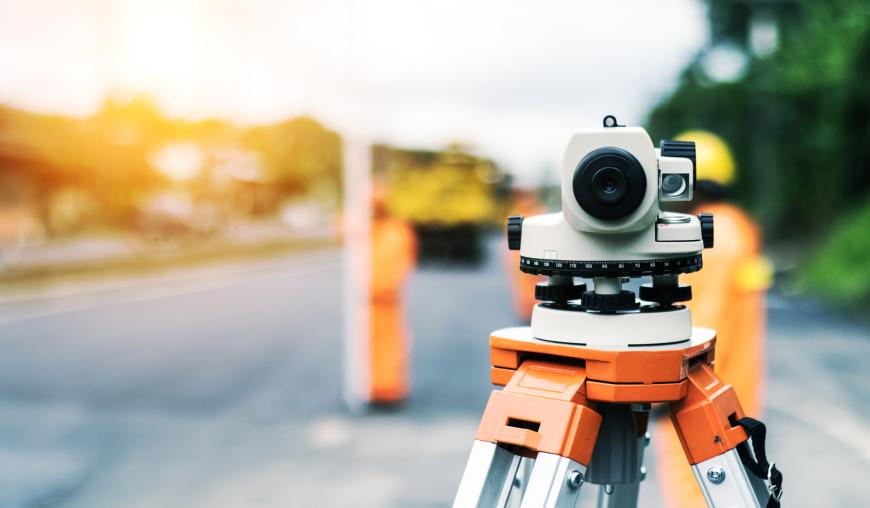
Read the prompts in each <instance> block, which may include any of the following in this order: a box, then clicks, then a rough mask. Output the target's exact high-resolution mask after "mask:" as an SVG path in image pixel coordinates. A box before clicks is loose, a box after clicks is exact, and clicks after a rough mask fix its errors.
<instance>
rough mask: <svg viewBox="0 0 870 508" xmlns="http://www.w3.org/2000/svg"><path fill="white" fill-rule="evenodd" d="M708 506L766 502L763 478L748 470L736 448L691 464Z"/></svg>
mask: <svg viewBox="0 0 870 508" xmlns="http://www.w3.org/2000/svg"><path fill="white" fill-rule="evenodd" d="M692 471H693V472H694V473H695V479H697V480H698V485H700V486H701V492H703V493H704V499H705V500H706V501H707V506H710V507H716V508H723V507H728V506H740V507H758V508H761V507H763V506H765V505H766V504H767V498H768V497H769V493H768V492H767V487H765V485H764V481H762V480H761V479H760V478H758V477H756V476H755V475H753V474H752V473H750V472H749V471H747V470H746V468H745V467H744V466H743V463H742V462H740V457H739V456H738V455H737V450H729V451H727V452H725V453H723V454H722V455H719V456H717V457H713V458H712V459H708V460H705V461H704V462H700V463H698V464H695V465H694V466H692Z"/></svg>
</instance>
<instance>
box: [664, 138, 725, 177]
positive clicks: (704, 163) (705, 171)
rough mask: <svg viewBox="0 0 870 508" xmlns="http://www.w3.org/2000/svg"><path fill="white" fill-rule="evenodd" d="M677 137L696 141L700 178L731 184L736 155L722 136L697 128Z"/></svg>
mask: <svg viewBox="0 0 870 508" xmlns="http://www.w3.org/2000/svg"><path fill="white" fill-rule="evenodd" d="M676 139H678V140H680V141H694V142H695V153H696V155H695V158H696V164H697V171H696V178H697V179H698V180H711V181H713V182H716V183H718V184H719V185H730V184H731V182H733V181H734V177H735V170H734V157H732V156H731V150H730V149H729V148H728V145H727V144H726V143H725V141H723V140H722V138H720V137H719V136H717V135H715V134H713V133H712V132H707V131H700V130H695V131H686V132H683V133H682V134H680V135H679V136H677V138H676Z"/></svg>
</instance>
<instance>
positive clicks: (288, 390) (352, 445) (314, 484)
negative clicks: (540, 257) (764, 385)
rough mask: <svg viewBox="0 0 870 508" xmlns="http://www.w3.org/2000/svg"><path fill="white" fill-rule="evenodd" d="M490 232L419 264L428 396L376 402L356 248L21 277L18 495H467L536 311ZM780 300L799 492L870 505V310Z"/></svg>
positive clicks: (3, 342)
mask: <svg viewBox="0 0 870 508" xmlns="http://www.w3.org/2000/svg"><path fill="white" fill-rule="evenodd" d="M490 248H491V250H492V251H493V256H491V259H490V260H489V261H488V262H487V264H486V265H485V266H484V267H483V268H482V269H481V270H477V271H446V270H423V271H420V272H418V273H416V274H415V275H414V277H413V279H412V281H411V283H410V285H409V289H408V290H409V301H410V308H411V322H412V324H413V328H414V340H415V343H414V344H415V345H414V384H415V392H414V396H413V398H412V399H411V400H410V401H409V402H408V403H407V404H406V405H405V406H404V407H402V408H401V409H400V410H395V411H387V412H378V413H372V414H368V415H365V416H354V415H351V414H350V413H348V412H346V411H345V409H344V408H343V406H342V404H341V402H340V400H341V399H340V393H339V387H340V365H341V357H340V344H341V336H340V334H341V309H340V304H341V294H340V292H341V272H340V269H341V263H340V254H339V253H338V252H336V251H330V250H325V251H317V252H312V253H308V254H303V255H294V256H288V257H283V258H277V259H269V260H260V261H246V262H238V263H224V264H221V265H217V266H209V267H203V268H197V269H186V270H184V271H178V272H167V273H163V274H157V275H150V276H147V277H144V276H143V277H127V278H124V279H113V280H95V281H84V282H82V281H77V282H74V283H67V284H56V285H51V286H46V287H42V288H36V289H34V290H31V291H29V292H25V293H9V294H6V293H0V507H7V506H8V507H13V506H14V507H36V506H40V507H42V506H65V507H114V506H125V507H139V506H149V507H151V506H159V507H167V506H185V507H197V506H209V507H224V506H226V507H230V506H232V507H235V506H263V507H279V506H280V507H284V506H327V507H329V506H355V507H369V506H372V507H375V506H378V507H380V506H388V507H393V506H396V507H398V506H424V507H425V506H445V505H447V504H449V501H450V499H451V497H452V495H453V492H454V490H455V488H456V485H457V482H458V480H459V476H460V475H461V472H462V466H463V464H464V461H465V458H466V454H467V452H468V448H469V446H470V443H471V439H472V436H473V433H474V429H475V426H476V420H477V418H478V417H479V415H480V412H481V410H482V408H483V406H484V404H485V401H486V398H487V396H488V393H489V391H490V389H491V387H490V385H489V384H488V374H487V337H488V334H489V332H490V331H492V330H493V329H496V328H500V327H503V326H508V325H513V324H516V321H515V319H514V318H513V317H512V316H511V313H510V310H509V308H510V307H509V303H508V293H507V291H508V289H507V286H506V283H505V281H504V280H503V278H502V273H501V265H500V264H499V263H498V260H497V258H495V256H496V255H497V252H496V250H497V246H496V245H494V244H493V245H491V246H490ZM770 302H771V305H770V313H769V338H770V340H769V351H768V360H769V363H770V385H769V394H768V401H769V410H768V414H767V415H766V420H767V421H768V423H769V426H770V427H771V429H772V430H771V434H770V436H769V439H768V450H769V454H770V456H772V457H773V458H775V460H776V461H777V463H778V464H779V465H780V466H781V469H782V470H783V471H784V473H785V475H786V477H785V488H786V498H785V499H784V500H786V501H787V504H786V505H787V506H789V505H790V506H860V505H862V504H864V502H865V500H866V498H867V496H868V494H870V484H868V482H867V481H866V480H865V479H866V478H868V477H870V437H868V436H870V377H868V375H867V367H866V364H867V361H868V359H870V337H868V329H867V328H866V327H865V326H862V325H859V324H855V323H851V322H849V321H848V320H844V319H840V318H835V317H831V316H828V315H826V314H825V313H824V312H822V311H821V310H819V309H818V308H816V307H813V306H810V305H806V304H801V303H799V302H798V301H796V300H793V299H787V298H782V297H774V296H771V299H770ZM653 474H654V472H653ZM584 488H585V487H584ZM656 491H657V487H656V485H655V482H654V481H649V482H645V483H644V486H643V491H642V496H643V500H642V504H641V505H642V506H647V507H655V506H659V504H658V503H657V502H656V501H655V495H656Z"/></svg>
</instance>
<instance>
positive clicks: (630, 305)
mask: <svg viewBox="0 0 870 508" xmlns="http://www.w3.org/2000/svg"><path fill="white" fill-rule="evenodd" d="M580 305H581V306H582V307H583V308H584V309H585V310H597V311H600V312H616V311H618V310H631V309H636V308H637V307H638V306H639V305H640V304H639V303H638V302H637V300H635V298H634V293H632V292H631V291H620V292H619V293H616V294H612V295H601V294H597V293H595V292H594V291H587V292H585V293H583V296H582V297H581V298H580Z"/></svg>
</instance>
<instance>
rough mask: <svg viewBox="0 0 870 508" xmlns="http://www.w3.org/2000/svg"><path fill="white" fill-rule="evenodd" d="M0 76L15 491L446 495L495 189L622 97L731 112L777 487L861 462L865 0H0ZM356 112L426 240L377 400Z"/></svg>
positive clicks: (31, 495) (389, 188) (132, 498)
mask: <svg viewBox="0 0 870 508" xmlns="http://www.w3.org/2000/svg"><path fill="white" fill-rule="evenodd" d="M0 75H2V79H0V506H4V507H5V506H10V507H19V506H20V507H31V506H34V507H35V506H89V507H92V506H119V505H120V506H288V505H289V506H340V505H355V506H444V505H447V504H449V502H450V501H451V500H452V496H453V494H454V491H455V488H456V486H457V485H458V481H459V478H460V476H461V473H462V468H463V466H464V463H465V459H466V457H467V452H468V450H469V447H470V445H471V441H472V439H473V435H474V431H475V428H476V423H477V419H478V418H479V416H480V414H481V412H482V410H483V407H484V405H485V402H486V399H487V397H488V393H489V391H490V389H491V385H490V384H489V369H488V363H487V362H488V349H487V340H488V336H489V333H490V332H491V331H492V330H494V329H496V328H501V327H504V326H513V325H517V324H520V323H521V322H522V316H518V315H517V313H516V312H515V307H516V305H517V304H516V298H517V295H515V294H513V291H515V289H516V287H517V286H515V285H513V284H512V282H511V280H510V272H509V270H508V269H507V268H506V263H505V258H504V256H505V255H506V252H505V250H506V244H505V242H504V238H503V231H502V228H503V224H504V219H505V217H506V216H507V215H508V214H510V213H516V212H525V213H530V211H531V210H535V212H534V213H538V212H541V211H545V210H547V209H550V210H556V209H558V208H559V206H560V203H559V188H558V186H559V170H560V159H561V156H562V151H563V149H564V145H565V143H566V142H567V140H568V138H569V137H570V135H571V133H572V132H573V131H575V130H577V129H580V128H586V127H593V126H597V125H599V122H600V121H601V119H602V117H603V116H604V115H606V114H614V115H616V116H617V118H618V119H619V120H620V122H621V123H625V124H628V125H641V126H644V127H646V128H647V129H648V130H649V132H650V135H651V137H652V138H653V139H654V140H656V141H657V140H658V139H660V138H669V137H673V136H676V135H677V134H679V133H680V132H683V131H685V130H687V129H703V130H706V131H710V132H713V133H715V134H717V135H718V136H719V137H720V138H721V139H722V141H724V143H725V144H726V145H727V147H728V149H729V150H730V152H731V154H732V156H733V160H734V162H735V167H736V179H735V180H734V182H733V185H732V193H731V195H730V198H731V199H732V200H733V201H734V202H736V203H737V204H738V205H740V206H741V207H742V208H743V209H744V210H746V211H747V212H748V213H749V215H750V216H752V217H753V218H754V220H755V221H756V222H757V223H758V224H759V226H760V228H761V232H762V234H763V237H764V244H763V250H764V253H765V254H766V256H767V257H768V258H769V259H770V260H771V261H772V263H773V267H774V269H775V270H774V273H775V278H774V283H773V285H772V287H771V288H770V290H769V291H768V294H767V333H766V336H767V345H766V353H765V355H766V362H767V366H768V367H767V371H768V375H767V377H768V381H767V384H766V388H765V390H766V397H765V400H766V410H765V415H764V416H765V419H766V420H767V421H768V422H769V425H770V427H771V428H772V430H771V435H770V436H769V440H768V441H769V443H768V449H769V455H771V456H772V457H774V458H775V459H776V461H777V463H778V464H779V465H780V466H781V469H783V470H784V472H785V475H786V498H785V499H786V500H787V504H789V505H792V506H859V505H861V504H862V503H863V502H864V499H865V498H866V495H867V494H868V493H870V491H868V488H867V486H866V485H867V484H866V481H864V478H866V477H867V476H868V474H870V440H868V437H867V436H868V435H870V409H868V407H870V404H868V402H870V378H868V376H867V375H866V366H865V362H866V359H867V358H870V333H868V332H870V321H868V313H867V309H868V304H870V261H868V258H867V256H866V254H865V252H866V251H867V250H868V249H870V88H868V85H867V83H868V82H870V5H868V4H867V2H864V1H861V0H834V1H828V2H812V1H810V0H776V1H764V0H758V1H755V0H744V1H724V0H708V1H704V0H674V1H667V2H656V3H655V4H653V3H651V2H642V1H626V2H618V3H617V2H595V3H593V2H549V3H546V4H542V3H540V2H496V1H489V0H485V1H479V2H473V3H472V2H459V1H454V0H447V1H442V2H437V3H419V2H400V1H398V0H375V1H370V2H361V1H354V0H348V1H338V2H317V1H313V0H299V1H292V2H279V1H273V0H256V1H246V2H242V1H237V0H212V1H208V2H206V1H204V0H199V1H198V0H176V1H163V0H159V1H139V0H69V1H48V0H35V1H30V2H14V1H11V0H0ZM349 140H353V141H354V142H355V143H357V144H358V145H359V143H360V142H362V146H363V151H362V152H357V153H363V154H365V155H364V156H363V159H365V164H363V165H364V166H366V167H370V171H371V173H372V174H373V175H374V177H373V178H374V180H375V181H376V183H377V185H376V187H377V188H376V189H375V190H374V194H375V199H378V200H379V201H378V204H377V206H378V207H380V208H379V209H382V211H383V212H384V213H386V214H388V215H389V216H390V217H392V218H394V219H395V220H397V221H401V222H402V223H403V224H405V225H406V226H407V227H408V228H410V229H409V230H410V231H412V232H413V243H414V247H413V250H414V252H415V253H416V255H415V256H414V258H415V262H414V263H413V265H414V268H413V269H411V270H410V271H409V272H408V275H407V280H400V281H396V282H395V285H396V288H403V290H402V291H400V292H399V293H400V294H401V299H402V302H403V303H402V309H401V311H400V313H401V315H402V316H403V317H402V319H403V321H404V323H403V324H402V326H399V327H398V328H401V329H403V330H404V331H402V332H401V334H403V339H402V340H403V341H404V342H405V343H406V344H407V343H409V341H410V340H411V337H413V348H412V349H410V350H409V351H410V352H409V353H408V355H409V356H408V360H407V361H408V362H409V363H408V371H409V376H410V379H412V382H409V383H410V384H409V385H408V386H413V392H412V393H411V395H410V398H408V399H407V400H406V401H405V402H404V404H402V405H401V406H400V407H398V408H391V409H390V410H386V411H374V412H368V413H366V414H362V415H361V414H357V413H353V412H350V411H348V410H347V409H346V408H345V404H344V403H343V399H342V378H343V377H344V373H343V370H344V369H346V368H347V367H346V360H347V358H345V363H343V360H342V358H343V357H346V356H347V355H346V354H345V353H343V350H344V348H343V346H342V344H343V343H344V341H345V340H346V336H347V327H346V326H344V327H343V323H345V322H346V317H347V316H346V313H345V311H343V309H345V310H346V305H347V298H345V296H343V283H344V281H345V280H346V278H347V273H346V268H347V267H348V266H355V265H353V263H352V262H351V263H350V264H348V263H346V262H344V263H343V254H342V252H343V250H342V249H343V245H345V243H344V242H343V240H346V237H347V236H348V235H347V234H346V233H347V231H348V223H347V221H348V216H347V214H345V212H347V211H348V208H347V207H348V206H349V205H348V203H356V204H357V205H359V203H360V202H361V198H360V196H365V197H366V199H368V198H369V194H370V190H371V189H362V188H357V187H356V186H353V185H348V184H347V182H348V179H347V178H346V176H347V175H346V174H345V171H344V170H345V169H347V168H346V166H347V161H348V160H350V159H349V157H348V154H349V152H348V146H349V145H348V143H349ZM357 160H358V159H357ZM354 200H355V201H354ZM343 214H344V215H343ZM717 241H719V239H717ZM349 252H351V254H352V252H353V251H352V250H351V251H349ZM372 257H374V258H376V259H377V257H378V256H377V253H373V254H372ZM345 261H347V258H345ZM363 265H364V263H363V264H359V265H358V266H356V268H357V269H360V266H363ZM508 266H509V265H508ZM361 269H363V270H365V268H364V267H363V268H361ZM376 271H377V270H375V272H376ZM370 275H371V274H370ZM399 293H397V294H399ZM361 305H362V304H361ZM397 319H398V318H397ZM651 469H652V471H651V480H653V481H648V482H645V484H644V486H643V488H642V489H643V490H642V497H643V499H642V506H660V504H659V501H658V500H657V494H658V491H657V489H658V487H657V485H656V482H655V481H654V480H655V470H654V467H651Z"/></svg>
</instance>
